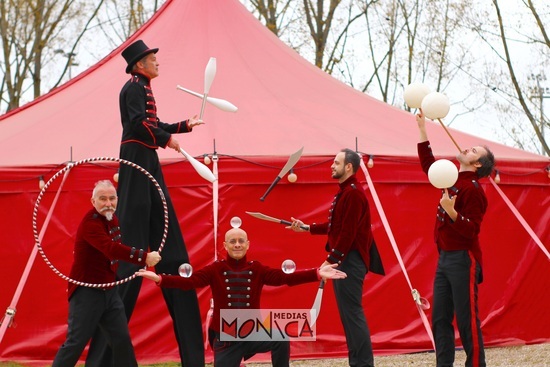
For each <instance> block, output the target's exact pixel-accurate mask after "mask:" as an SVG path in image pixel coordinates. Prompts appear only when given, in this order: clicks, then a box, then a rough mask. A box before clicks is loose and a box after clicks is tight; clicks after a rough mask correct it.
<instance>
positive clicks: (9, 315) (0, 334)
mask: <svg viewBox="0 0 550 367" xmlns="http://www.w3.org/2000/svg"><path fill="white" fill-rule="evenodd" d="M69 171H70V168H69V169H68V170H67V171H65V174H64V175H63V179H62V180H61V184H60V185H59V189H57V192H56V194H55V197H54V199H53V202H52V205H51V207H50V209H49V210H48V214H47V215H46V219H45V220H44V224H43V225H42V229H41V230H40V236H39V240H40V241H42V238H43V237H44V233H46V228H48V224H49V223H50V219H51V218H52V214H53V210H54V208H55V206H56V204H57V199H58V198H59V194H61V189H63V185H64V184H65V180H66V179H67V177H68V176H69ZM37 253H38V246H33V247H32V251H31V254H30V256H29V259H28V260H27V265H26V266H25V270H24V271H23V274H22V275H21V278H20V279H19V284H18V285H17V288H16V290H15V294H14V295H13V299H12V301H11V303H10V306H9V307H8V308H7V310H6V314H5V316H4V318H3V319H2V324H1V325H0V343H2V339H3V338H4V334H5V333H6V330H7V328H8V327H9V326H10V325H11V323H12V319H13V317H14V316H15V312H16V307H17V303H18V302H19V298H20V297H21V293H22V292H23V287H24V286H25V284H26V283H27V278H28V277H29V273H30V271H31V268H32V265H33V263H34V259H35V258H36V254H37Z"/></svg>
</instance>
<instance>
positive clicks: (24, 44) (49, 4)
mask: <svg viewBox="0 0 550 367" xmlns="http://www.w3.org/2000/svg"><path fill="white" fill-rule="evenodd" d="M79 11H80V8H79V4H78V3H77V2H75V1H74V0H63V1H56V0H5V1H2V3H1V5H0V19H1V25H0V30H1V38H2V56H3V60H4V63H3V68H4V72H5V73H4V77H3V81H2V85H5V89H4V91H5V94H3V95H2V101H3V102H5V103H6V104H7V110H11V109H13V108H16V107H18V106H19V104H20V102H21V97H22V95H23V94H24V93H25V91H26V89H27V88H32V90H33V96H34V98H36V97H39V96H40V94H41V88H42V62H43V59H44V51H45V49H46V47H47V45H48V43H49V42H50V41H51V39H52V37H53V36H55V34H56V32H57V31H58V29H59V28H61V27H63V26H64V25H66V23H67V21H68V20H69V19H71V17H75V16H78V14H79Z"/></svg>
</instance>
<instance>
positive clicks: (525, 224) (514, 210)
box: [489, 177, 550, 260]
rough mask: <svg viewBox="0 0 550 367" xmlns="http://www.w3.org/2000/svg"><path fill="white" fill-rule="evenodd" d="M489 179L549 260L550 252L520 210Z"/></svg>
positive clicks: (491, 179)
mask: <svg viewBox="0 0 550 367" xmlns="http://www.w3.org/2000/svg"><path fill="white" fill-rule="evenodd" d="M489 181H490V182H491V184H492V185H493V187H494V188H495V190H496V191H497V192H498V194H499V195H500V197H501V198H502V200H504V202H505V203H506V205H508V208H510V211H511V212H512V213H513V214H514V215H515V217H516V218H517V220H518V221H519V222H520V223H521V225H522V226H523V228H525V230H526V231H527V233H529V235H530V236H531V238H532V239H533V241H535V243H536V244H537V245H538V246H539V247H540V249H541V250H542V252H544V254H545V255H546V257H547V258H548V259H549V260H550V253H549V252H548V250H547V249H546V247H544V245H543V244H542V241H541V240H540V238H539V237H538V236H537V234H536V233H535V231H533V229H532V228H531V227H530V226H529V224H528V223H527V221H526V220H525V219H524V218H523V216H522V215H521V214H520V212H519V211H518V210H517V208H516V207H515V206H514V204H512V202H511V201H510V199H508V197H507V196H506V194H504V192H503V191H502V190H501V189H500V187H498V185H497V184H496V182H495V181H494V180H493V178H492V177H489Z"/></svg>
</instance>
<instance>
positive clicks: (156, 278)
mask: <svg viewBox="0 0 550 367" xmlns="http://www.w3.org/2000/svg"><path fill="white" fill-rule="evenodd" d="M136 276H138V277H142V278H145V279H150V280H152V281H154V282H155V283H158V282H160V276H159V275H158V274H157V273H155V272H153V271H150V270H144V269H140V270H139V271H136Z"/></svg>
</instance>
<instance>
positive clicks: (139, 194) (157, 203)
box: [86, 143, 204, 367]
mask: <svg viewBox="0 0 550 367" xmlns="http://www.w3.org/2000/svg"><path fill="white" fill-rule="evenodd" d="M120 157H121V158H122V159H125V160H127V161H130V162H134V163H136V164H138V165H139V166H141V167H143V168H144V169H145V170H147V171H148V172H149V173H150V174H151V175H152V176H153V177H154V178H155V179H156V180H157V182H158V184H159V186H160V187H161V188H162V191H163V192H164V196H165V199H166V205H167V208H168V220H169V224H168V233H167V237H166V241H165V245H164V248H163V249H162V252H161V256H162V260H161V261H160V262H159V263H158V265H157V266H156V268H155V270H156V272H157V273H164V274H173V275H176V274H178V267H179V266H180V265H181V264H182V263H188V262H189V256H188V254H187V249H186V247H185V243H184V241H183V235H182V233H181V229H180V225H179V221H178V218H177V216H176V213H175V211H174V208H173V206H172V201H171V199H170V194H169V192H168V190H167V188H166V184H165V182H164V177H163V174H162V170H161V166H160V162H159V160H158V156H157V153H156V151H155V150H152V149H148V148H146V147H144V146H142V145H141V144H137V143H129V144H123V145H122V146H121V150H120ZM118 196H119V198H118V206H117V216H118V218H119V221H120V227H121V233H122V243H124V244H126V245H128V246H133V247H136V248H137V249H144V250H146V249H150V250H152V251H154V250H158V247H159V244H160V243H161V239H162V236H163V230H164V209H163V205H162V200H161V197H160V195H159V192H158V190H157V188H156V187H155V186H154V185H153V183H152V182H151V180H150V179H149V178H148V177H147V176H146V175H145V174H143V173H142V172H140V171H139V170H137V169H135V168H133V167H130V166H128V165H125V164H121V165H120V169H119V184H118ZM137 270H138V268H137V267H136V266H135V265H133V264H129V263H124V262H120V264H119V268H118V272H117V275H118V277H119V278H121V279H122V278H126V277H128V276H129V275H131V274H133V273H134V272H135V271H137ZM141 284H142V279H141V278H138V279H134V280H132V281H130V282H127V283H124V284H122V285H120V286H119V287H118V288H119V292H120V295H121V298H122V301H123V303H124V308H125V310H126V315H127V317H128V320H130V317H131V315H132V312H133V310H134V307H135V304H136V301H137V298H138V295H139V290H140V288H141ZM162 295H163V297H164V301H165V303H166V306H167V308H168V312H169V314H170V316H171V318H172V321H173V326H174V334H175V338H176V341H177V343H178V347H179V353H180V359H181V364H182V366H184V367H204V346H203V333H202V322H201V316H200V310H199V303H198V299H197V293H196V292H195V291H194V290H191V291H183V290H180V289H162ZM102 339H103V338H102V336H101V334H99V333H96V335H95V336H94V338H93V339H92V343H91V345H90V351H89V353H88V358H87V359H86V367H107V366H111V364H110V363H109V362H108V361H109V360H111V356H110V351H109V350H108V349H109V348H108V346H107V343H106V342H105V340H102ZM115 367H118V366H115Z"/></svg>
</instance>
